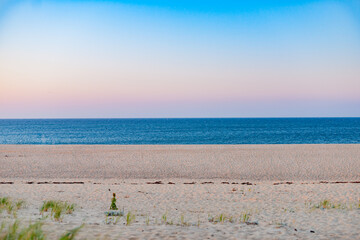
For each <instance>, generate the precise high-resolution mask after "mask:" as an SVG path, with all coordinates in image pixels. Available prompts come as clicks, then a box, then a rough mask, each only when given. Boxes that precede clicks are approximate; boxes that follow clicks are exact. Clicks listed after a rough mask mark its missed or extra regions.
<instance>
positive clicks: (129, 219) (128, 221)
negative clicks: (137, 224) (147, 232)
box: [126, 212, 135, 226]
mask: <svg viewBox="0 0 360 240" xmlns="http://www.w3.org/2000/svg"><path fill="white" fill-rule="evenodd" d="M133 221H135V215H134V214H132V213H131V212H128V213H127V214H126V225H127V226H129V225H130V224H131V223H132V222H133Z"/></svg>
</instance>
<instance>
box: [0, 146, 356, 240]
mask: <svg viewBox="0 0 360 240" xmlns="http://www.w3.org/2000/svg"><path fill="white" fill-rule="evenodd" d="M359 158H360V145H350V144H346V145H345V144H344V145H168V146H166V145H165V146H147V145H143V146H140V145H138V146H118V145H106V146H105V145H61V146H45V145H0V166H1V168H0V183H1V184H0V197H10V198H11V199H12V200H13V201H17V200H24V201H25V204H24V206H23V207H21V208H20V209H19V210H18V211H17V212H16V216H15V215H14V214H11V213H7V211H2V213H1V214H0V223H1V222H5V223H6V224H10V223H12V222H13V221H14V220H15V218H17V219H19V220H20V222H21V224H22V225H24V226H26V224H28V223H29V222H30V221H31V222H35V221H37V220H39V219H42V218H43V215H41V214H40V211H39V209H40V207H41V205H42V203H43V201H46V200H61V201H67V202H69V203H74V204H75V205H76V207H75V210H74V212H73V213H71V214H65V213H64V214H63V215H62V216H61V219H60V220H59V221H56V220H55V219H54V218H52V217H48V218H46V219H43V220H41V221H42V222H43V223H44V226H43V230H44V231H45V233H46V235H47V237H48V238H49V239H57V238H58V237H60V235H61V234H63V233H64V232H65V231H66V230H69V229H73V228H74V227H77V226H80V225H81V224H82V223H84V227H83V228H82V229H81V230H80V231H79V233H78V235H77V236H76V239H190V238H191V239H359V235H360V225H359V224H358V223H359V222H360V206H359V203H360V202H359V200H360V159H359ZM112 193H116V194H117V205H118V207H119V208H120V209H122V210H123V211H124V213H125V215H127V214H129V213H130V216H133V218H132V221H131V222H130V224H128V225H126V223H127V221H126V217H120V218H119V219H116V218H109V217H106V216H105V214H104V212H105V211H107V210H108V209H109V206H110V202H111V197H112ZM324 201H327V202H324ZM45 215H46V214H45Z"/></svg>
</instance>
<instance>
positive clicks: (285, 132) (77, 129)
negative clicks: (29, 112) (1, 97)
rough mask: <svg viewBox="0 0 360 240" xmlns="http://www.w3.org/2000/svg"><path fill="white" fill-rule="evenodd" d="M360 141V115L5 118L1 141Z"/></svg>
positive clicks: (162, 142) (11, 142) (170, 142)
mask: <svg viewBox="0 0 360 240" xmlns="http://www.w3.org/2000/svg"><path fill="white" fill-rule="evenodd" d="M295 143H296V144H305V143H309V144H310V143H311V144H317V143H360V118H237V119H234V118H223V119H221V118H217V119H41V120H38V119H32V120H20V119H17V120H5V119H2V120H0V144H295Z"/></svg>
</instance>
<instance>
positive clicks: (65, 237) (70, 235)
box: [59, 224, 84, 240]
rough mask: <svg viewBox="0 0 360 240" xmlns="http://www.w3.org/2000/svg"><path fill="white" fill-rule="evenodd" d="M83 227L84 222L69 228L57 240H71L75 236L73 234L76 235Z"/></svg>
mask: <svg viewBox="0 0 360 240" xmlns="http://www.w3.org/2000/svg"><path fill="white" fill-rule="evenodd" d="M83 227H84V224H82V225H81V226H79V227H77V228H74V229H71V230H70V231H68V232H67V233H65V234H63V235H62V236H61V237H60V238H59V240H73V239H74V238H75V236H76V235H77V233H78V232H79V231H80V229H81V228H83Z"/></svg>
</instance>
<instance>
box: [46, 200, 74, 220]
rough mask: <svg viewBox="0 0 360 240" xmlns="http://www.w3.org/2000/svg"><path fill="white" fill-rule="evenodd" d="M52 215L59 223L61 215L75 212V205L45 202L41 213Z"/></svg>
mask: <svg viewBox="0 0 360 240" xmlns="http://www.w3.org/2000/svg"><path fill="white" fill-rule="evenodd" d="M50 210H51V212H50V215H51V216H52V217H53V218H54V219H55V220H56V221H59V220H60V219H61V215H62V214H63V213H65V214H71V213H73V212H74V210H75V205H74V204H69V203H67V202H62V201H55V200H49V201H45V202H44V203H43V205H42V206H41V208H40V213H41V214H44V212H48V211H50Z"/></svg>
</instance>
